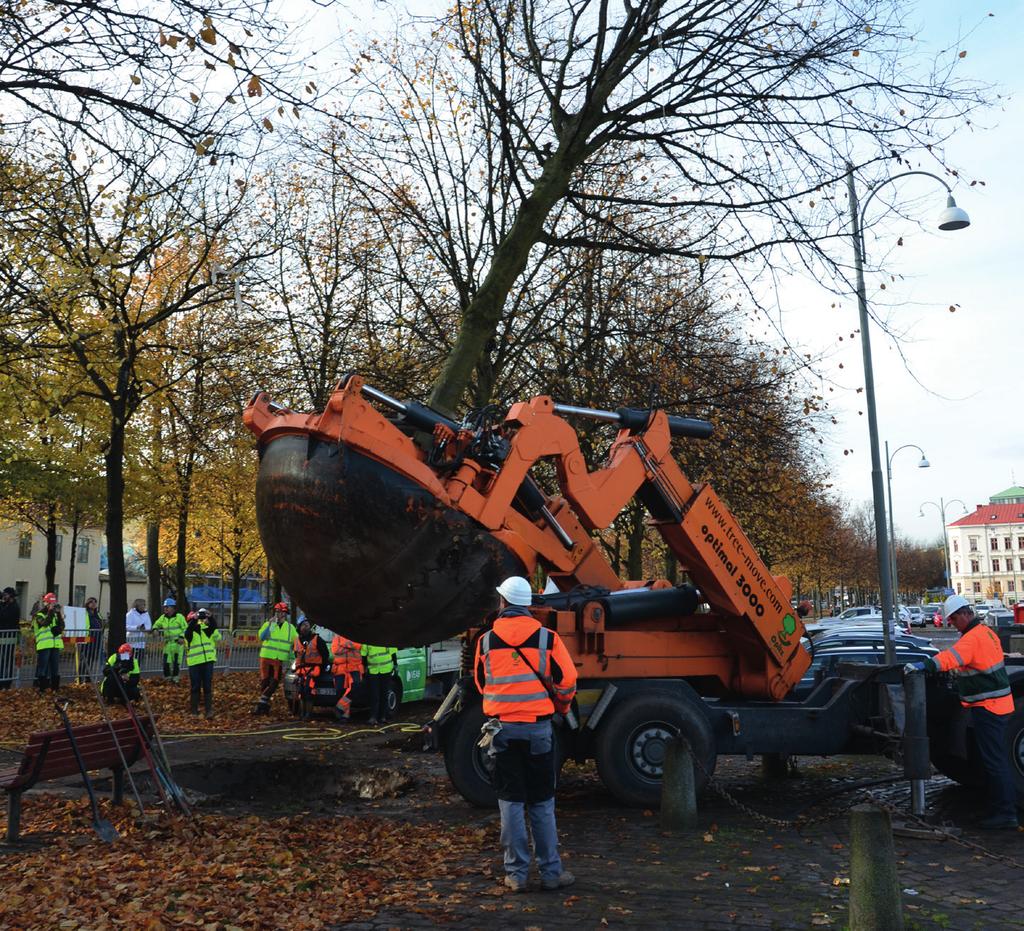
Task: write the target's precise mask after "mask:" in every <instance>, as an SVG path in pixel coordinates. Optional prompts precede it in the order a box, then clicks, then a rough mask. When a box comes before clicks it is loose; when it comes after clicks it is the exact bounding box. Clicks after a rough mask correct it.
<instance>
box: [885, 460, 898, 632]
mask: <svg viewBox="0 0 1024 931" xmlns="http://www.w3.org/2000/svg"><path fill="white" fill-rule="evenodd" d="M897 452H898V450H897ZM893 455H895V453H894V454H893ZM885 476H886V485H887V487H888V490H889V571H890V572H891V573H892V596H893V599H894V600H893V608H892V612H893V614H894V615H895V616H896V617H899V613H900V612H899V608H897V607H896V602H898V601H899V600H900V587H899V584H898V583H897V581H896V580H897V578H898V575H897V572H896V523H895V521H893V519H892V457H890V455H889V441H888V440H886V441H885Z"/></svg>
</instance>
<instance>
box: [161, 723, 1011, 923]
mask: <svg viewBox="0 0 1024 931" xmlns="http://www.w3.org/2000/svg"><path fill="white" fill-rule="evenodd" d="M425 714H426V712H424V711H423V710H422V709H421V710H419V711H415V712H413V716H414V717H415V716H417V715H418V716H419V717H423V716H425ZM307 729H308V733H309V736H310V739H309V740H305V739H303V736H302V734H300V735H299V737H300V739H294V736H290V737H289V738H288V739H286V740H283V739H282V738H281V736H280V735H270V734H268V735H266V736H259V737H237V738H228V739H220V740H197V741H183V742H171V743H170V745H169V747H168V749H169V751H170V754H171V757H172V759H173V760H174V764H175V769H176V773H177V774H178V777H179V780H180V781H181V782H182V784H183V785H185V786H186V787H187V788H188V789H189V790H192V791H198V792H205V793H206V794H207V795H208V799H209V801H208V804H211V805H215V806H216V807H217V809H218V810H221V811H225V810H227V811H230V810H238V811H239V813H240V814H241V813H246V814H249V813H252V812H254V811H255V812H258V813H260V814H261V815H264V816H266V815H268V814H274V813H275V812H268V810H267V799H268V797H269V798H278V799H281V805H282V812H283V811H284V810H286V806H287V805H288V804H289V800H290V799H292V800H294V799H296V798H298V803H299V804H301V805H302V806H303V808H309V807H310V796H311V794H313V795H316V794H317V793H319V798H320V804H319V806H318V807H316V806H314V811H313V814H314V816H317V817H323V818H324V819H325V822H326V823H325V829H327V830H329V819H330V817H331V815H332V814H346V815H351V814H353V813H358V812H365V813H373V814H375V815H378V816H383V817H387V818H396V819H407V820H409V821H413V822H417V823H429V824H435V825H436V826H437V830H438V832H444V831H445V829H446V827H447V826H448V825H456V824H460V825H462V824H466V823H467V822H468V823H470V824H473V825H478V826H479V827H481V828H482V829H483V841H482V847H481V851H482V852H481V855H480V858H479V862H471V863H460V864H457V866H458V867H459V869H457V870H453V871H452V875H453V876H455V877H457V878H451V879H441V878H438V877H431V876H424V877H423V880H422V896H421V899H420V901H419V903H418V904H417V905H416V906H415V907H414V908H410V909H408V910H403V911H394V910H390V911H386V910H385V911H380V912H378V913H377V914H375V915H373V916H371V917H368V918H367V919H365V920H363V921H360V922H355V923H348V924H345V925H339V926H338V928H339V931H340V929H342V928H343V929H345V931H370V929H372V931H378V929H391V928H398V929H405V928H408V929H425V928H450V929H457V931H466V929H475V928H481V929H495V928H510V929H524V931H525V929H543V931H558V929H569V928H572V929H574V931H575V929H580V928H595V929H600V928H606V927H610V928H616V927H619V928H682V929H690V928H692V929H698V931H721V929H726V928H729V929H735V928H743V929H745V928H752V929H760V928H764V929H805V928H814V927H823V928H828V927H831V928H836V929H840V928H844V927H846V924H847V905H848V898H849V884H848V883H849V862H850V857H849V855H850V851H849V836H848V831H847V815H846V812H845V809H848V807H849V806H850V805H851V804H854V803H855V802H856V801H859V800H862V798H863V796H858V795H857V793H851V792H848V791H846V790H847V789H848V788H849V787H850V786H852V785H863V784H866V783H869V782H870V783H873V784H872V785H870V786H867V787H866V788H864V789H862V791H863V792H871V793H873V795H874V797H875V798H876V799H877V800H878V801H880V802H882V803H884V804H888V805H891V806H893V807H895V808H896V809H898V810H900V811H905V810H907V808H908V795H909V793H908V790H907V789H906V788H905V786H904V784H903V783H902V782H900V781H899V774H898V770H897V769H896V768H895V767H894V766H893V765H892V764H891V763H888V762H887V761H885V760H882V759H877V758H863V757H861V758H849V757H847V758H834V759H825V760H820V759H810V758H806V759H801V760H800V761H799V763H798V767H797V774H796V775H795V776H793V775H790V776H788V777H786V778H781V779H768V778H767V777H765V776H763V775H762V772H761V769H760V765H759V763H758V762H756V761H755V762H748V761H746V760H743V759H739V758H725V759H722V760H720V761H719V766H718V771H717V773H716V779H718V780H720V782H721V783H722V785H723V786H725V787H726V788H727V789H728V791H729V793H730V794H731V795H733V796H734V797H735V798H736V799H737V800H738V801H739V802H741V803H742V804H744V805H746V806H749V807H750V808H752V809H756V810H757V811H759V812H762V813H764V814H767V815H770V816H772V817H775V818H784V819H793V818H795V817H797V816H798V815H801V814H803V815H805V816H807V817H810V818H814V817H816V816H821V820H818V821H816V822H815V823H813V824H811V825H809V826H805V827H803V828H802V829H797V828H795V827H791V826H787V827H777V826H771V825H768V824H764V823H761V822H760V821H758V820H756V819H754V818H752V817H751V816H750V815H749V814H747V813H745V812H743V811H741V810H739V809H738V808H736V807H734V806H733V805H732V804H731V803H728V802H726V801H724V800H723V799H722V798H720V797H717V796H714V795H710V794H709V795H707V796H706V797H705V798H703V799H702V800H701V805H700V819H701V826H700V828H699V830H697V831H695V832H693V833H691V834H679V835H673V834H669V833H666V832H664V831H663V830H662V829H661V826H660V824H659V820H658V817H657V813H656V812H650V811H638V810H632V809H625V808H622V807H620V806H619V805H618V804H617V803H616V802H615V800H614V799H612V798H611V796H610V795H609V794H608V793H607V792H606V791H605V790H604V789H603V787H602V785H601V783H600V781H599V780H598V778H597V775H596V773H595V772H594V769H593V767H592V765H587V766H576V765H575V764H569V765H568V766H567V767H566V770H565V772H564V774H563V781H562V785H561V787H560V789H559V797H558V819H559V829H560V836H561V840H562V847H563V855H564V858H565V866H566V868H568V869H570V870H572V871H573V872H574V873H575V874H576V876H577V882H576V884H575V885H574V886H572V887H571V888H569V889H565V890H562V891H561V892H558V893H550V892H549V893H545V892H541V891H540V890H539V888H538V884H537V879H536V877H535V876H534V877H531V887H530V890H529V891H528V892H527V893H526V894H521V895H517V894H513V893H511V892H507V891H506V890H505V889H504V888H503V887H502V886H501V884H500V880H501V877H502V871H501V862H500V851H499V848H498V830H497V813H496V812H490V811H481V810H479V809H474V808H472V807H470V806H469V805H468V804H466V803H465V802H464V801H463V800H462V799H461V797H459V796H458V795H457V794H456V793H455V792H454V790H453V789H452V788H451V785H450V784H449V782H448V780H447V777H446V775H445V773H444V764H443V761H442V759H441V758H440V756H439V755H436V754H432V753H424V752H422V751H420V750H419V749H418V745H419V739H418V738H417V737H416V736H414V735H411V734H401V733H398V732H392V733H390V734H385V735H379V734H369V735H360V734H356V735H355V736H353V737H352V738H351V739H346V740H343V741H333V742H331V741H327V742H325V741H324V734H326V733H329V730H328V729H327V728H325V727H323V726H320V727H317V726H316V725H308V726H307ZM318 737H319V739H317V738H318ZM296 773H301V774H302V784H303V788H304V792H303V793H302V794H301V795H299V796H296V794H295V793H290V792H288V791H277V792H268V791H267V789H269V788H272V787H279V788H282V789H287V788H288V787H289V786H294V784H295V778H296ZM366 773H372V774H375V775H376V776H377V777H379V778H380V780H381V784H382V785H386V786H387V785H390V786H391V787H392V788H393V789H394V791H395V792H396V793H397V797H394V798H390V797H380V798H376V799H364V798H360V797H359V793H358V791H356V790H354V789H351V788H346V787H347V786H349V785H350V783H349V782H348V781H347V780H348V779H349V778H350V777H351V776H352V774H366ZM389 791H390V790H389ZM385 794H388V792H385ZM927 798H928V805H929V817H930V818H931V819H932V820H934V821H937V822H944V823H946V824H952V825H958V826H959V827H961V828H962V829H963V833H962V835H961V839H962V840H963V841H965V842H967V843H973V844H980V845H982V849H975V848H971V847H968V846H964V844H961V843H956V842H954V841H952V840H949V839H941V838H937V837H934V836H931V837H928V836H925V837H921V836H904V835H902V834H901V833H899V831H898V832H897V836H896V852H897V858H898V871H899V881H900V887H901V888H902V889H903V902H904V908H905V917H906V927H907V928H908V929H923V928H953V929H957V931H966V929H986V931H987V929H1002V928H1024V910H1022V907H1021V904H1020V902H1021V890H1022V888H1024V885H1022V880H1021V876H1022V866H1021V864H1022V863H1024V833H1008V832H997V833H991V832H989V833H985V832H980V831H976V830H974V829H972V828H971V827H970V825H971V823H972V822H973V820H974V819H975V818H977V816H978V815H979V814H980V813H981V812H980V811H979V810H978V809H977V804H976V802H977V800H976V799H975V798H974V797H973V796H972V794H971V793H970V792H968V791H967V790H964V789H961V788H959V787H957V786H955V785H954V784H953V783H951V782H949V781H948V780H945V779H940V778H937V779H935V780H932V781H931V782H930V783H929V789H928V796H927ZM201 804H202V802H200V805H201ZM986 851H988V852H991V853H992V854H993V855H995V856H997V857H998V856H1008V857H1011V858H1015V859H1016V860H1017V861H1019V862H1018V863H1016V864H1014V863H1009V862H1006V861H1005V860H1001V859H993V858H992V857H991V856H988V855H986ZM324 866H325V868H330V865H329V864H325V865H324Z"/></svg>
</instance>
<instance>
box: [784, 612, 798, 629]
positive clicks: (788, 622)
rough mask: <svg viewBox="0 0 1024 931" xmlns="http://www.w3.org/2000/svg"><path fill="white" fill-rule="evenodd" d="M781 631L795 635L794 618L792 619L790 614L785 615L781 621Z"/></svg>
mask: <svg viewBox="0 0 1024 931" xmlns="http://www.w3.org/2000/svg"><path fill="white" fill-rule="evenodd" d="M782 629H783V630H784V631H785V632H786V633H787V634H795V633H796V618H795V617H793V615H792V614H787V615H786V616H785V617H784V618H783V619H782Z"/></svg>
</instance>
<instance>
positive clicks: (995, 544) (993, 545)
mask: <svg viewBox="0 0 1024 931" xmlns="http://www.w3.org/2000/svg"><path fill="white" fill-rule="evenodd" d="M988 548H989V549H990V550H997V549H999V538H998V537H993V538H992V539H991V540H989V541H988Z"/></svg>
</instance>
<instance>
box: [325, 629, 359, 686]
mask: <svg viewBox="0 0 1024 931" xmlns="http://www.w3.org/2000/svg"><path fill="white" fill-rule="evenodd" d="M361 646H362V644H360V643H356V642H355V641H354V640H349V639H348V637H343V636H341V634H335V635H334V639H333V640H332V641H331V654H332V655H333V656H334V662H333V663H331V672H333V673H334V674H335V675H336V676H340V675H341V674H342V673H345V672H361V671H362V669H363V657H362V656H361V655H360V653H359V648H360V647H361Z"/></svg>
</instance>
